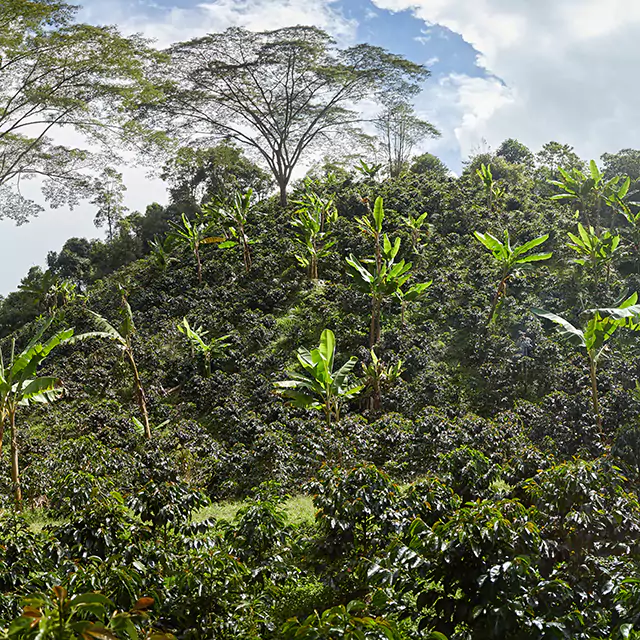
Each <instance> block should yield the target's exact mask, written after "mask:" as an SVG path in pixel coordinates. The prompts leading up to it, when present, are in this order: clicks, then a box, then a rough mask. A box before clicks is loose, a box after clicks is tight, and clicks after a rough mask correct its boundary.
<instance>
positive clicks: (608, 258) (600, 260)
mask: <svg viewBox="0 0 640 640" xmlns="http://www.w3.org/2000/svg"><path fill="white" fill-rule="evenodd" d="M568 235H569V238H570V239H571V241H572V242H570V243H569V247H570V248H571V249H573V250H574V251H576V252H577V253H578V255H579V256H581V257H579V258H576V259H575V260H574V262H576V264H579V265H582V266H585V265H587V264H588V265H590V266H591V270H592V272H593V281H594V285H595V287H596V288H597V286H598V276H599V274H600V269H601V267H603V266H606V268H607V281H608V280H609V272H610V269H611V263H612V261H613V254H614V253H615V252H616V250H617V249H618V247H619V245H620V236H619V235H615V236H614V235H613V234H612V233H611V232H610V231H604V232H602V233H601V234H600V235H598V234H597V233H596V231H595V229H594V228H593V227H588V228H585V227H583V226H582V224H581V223H580V222H579V223H578V235H575V234H573V233H569V234H568Z"/></svg>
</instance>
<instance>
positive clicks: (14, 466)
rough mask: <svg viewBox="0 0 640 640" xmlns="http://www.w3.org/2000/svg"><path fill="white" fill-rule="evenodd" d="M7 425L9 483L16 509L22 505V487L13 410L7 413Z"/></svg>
mask: <svg viewBox="0 0 640 640" xmlns="http://www.w3.org/2000/svg"><path fill="white" fill-rule="evenodd" d="M9 425H10V427H11V481H12V482H13V490H14V492H15V497H16V507H17V508H18V509H20V507H21V505H22V487H21V486H20V466H19V463H18V432H17V430H16V412H15V409H14V410H12V411H10V412H9Z"/></svg>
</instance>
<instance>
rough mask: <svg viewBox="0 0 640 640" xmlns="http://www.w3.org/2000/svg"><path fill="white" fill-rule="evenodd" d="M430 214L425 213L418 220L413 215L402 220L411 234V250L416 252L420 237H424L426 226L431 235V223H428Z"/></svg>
mask: <svg viewBox="0 0 640 640" xmlns="http://www.w3.org/2000/svg"><path fill="white" fill-rule="evenodd" d="M428 215H429V214H428V213H427V212H426V211H425V212H424V213H422V214H420V215H419V216H418V217H417V218H414V217H413V216H412V215H411V214H409V215H408V216H405V217H403V218H402V222H403V223H404V226H405V227H407V229H409V231H410V232H411V248H412V249H413V250H414V251H416V250H417V249H418V246H419V244H420V237H421V235H422V227H425V226H426V231H427V234H428V233H429V226H430V225H429V223H428V222H427V216H428Z"/></svg>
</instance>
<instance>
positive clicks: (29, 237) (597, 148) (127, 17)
mask: <svg viewBox="0 0 640 640" xmlns="http://www.w3.org/2000/svg"><path fill="white" fill-rule="evenodd" d="M78 1H79V2H82V0H78ZM83 4H84V7H83V9H82V12H81V14H80V19H81V20H84V21H87V22H91V23H95V24H117V25H118V26H119V28H120V30H121V31H122V32H124V33H132V32H140V33H143V34H144V35H146V36H148V37H151V38H154V39H155V40H156V43H157V46H159V47H164V46H167V45H169V44H170V43H172V42H176V41H180V40H186V39H189V38H193V37H197V36H200V35H204V34H205V33H209V32H215V31H222V30H224V29H226V28H227V27H229V26H243V27H246V28H249V29H254V30H265V29H273V28H278V27H282V26H287V25H294V24H313V25H316V26H319V27H321V28H323V29H325V30H327V31H328V32H330V33H331V34H332V35H333V36H334V37H335V38H336V39H337V40H338V42H339V43H340V45H342V46H347V45H349V44H353V43H356V42H369V43H371V44H374V45H379V46H382V47H385V48H387V49H389V50H391V51H393V52H394V53H400V54H402V55H404V56H406V57H408V58H409V59H411V60H413V61H415V62H419V63H423V64H426V65H427V66H428V68H429V69H430V70H431V77H430V78H429V79H428V80H427V82H426V83H425V85H424V88H423V91H422V93H421V94H420V95H419V96H418V97H417V98H416V101H415V106H416V110H417V111H418V113H419V114H420V115H421V116H422V117H423V118H425V119H427V120H429V121H430V122H432V123H433V124H435V125H436V126H437V127H438V129H439V130H440V131H441V133H442V136H441V137H440V138H439V139H437V140H432V141H429V142H428V143H426V144H425V146H424V150H425V151H430V152H431V153H434V154H436V155H437V156H439V157H440V158H441V159H442V160H443V161H444V162H446V164H447V165H448V166H449V167H450V168H451V169H452V170H453V171H454V172H458V171H459V170H460V167H461V162H462V161H463V160H464V159H465V158H467V157H468V156H469V155H470V154H472V153H474V152H477V151H478V150H481V149H482V150H486V149H495V148H496V147H497V146H499V144H500V142H501V141H502V140H504V139H506V138H511V137H513V138H517V139H518V140H520V141H521V142H523V143H524V144H526V145H528V146H529V147H530V148H531V149H532V150H533V151H537V150H539V149H540V147H541V146H542V145H543V144H544V143H545V142H548V141H550V140H557V141H559V142H562V143H568V144H571V145H573V146H574V147H575V149H576V151H577V152H578V153H579V154H580V155H581V156H582V157H583V158H587V159H589V158H596V159H597V158H598V157H599V156H600V155H601V154H602V153H604V152H615V151H618V150H619V149H622V148H640V119H639V118H638V117H637V114H638V113H639V111H640V87H638V85H637V83H635V82H634V80H635V71H636V69H637V68H638V64H640V47H639V46H638V44H637V43H638V39H639V38H640V2H638V1H637V0H607V1H606V2H604V1H603V0H84V3H83ZM123 173H124V178H125V182H126V184H127V187H128V191H127V205H128V207H129V208H130V209H131V210H144V208H145V207H146V205H147V204H149V203H151V202H153V201H158V202H161V203H164V202H166V192H165V189H164V185H163V184H162V182H161V181H159V180H158V179H150V178H149V177H148V175H147V172H146V171H145V170H144V169H142V168H140V167H136V168H132V167H124V168H123ZM25 191H26V193H27V194H28V195H31V196H32V197H33V198H34V199H36V200H38V201H42V198H41V196H40V194H39V190H38V185H37V183H31V184H29V185H27V187H26V189H25ZM93 216H94V211H93V210H92V208H91V206H89V205H87V204H84V205H82V206H80V207H78V208H77V209H76V210H74V211H68V210H66V209H63V208H60V209H54V210H49V209H47V210H46V211H44V212H43V213H41V214H40V216H39V217H38V218H37V219H35V220H32V221H31V222H30V223H28V224H26V225H23V226H21V227H16V226H15V225H14V223H12V222H10V221H7V220H2V221H0V294H6V293H7V292H8V291H10V290H13V289H15V288H16V286H17V285H18V283H19V282H20V279H21V278H22V277H23V276H24V275H25V274H26V272H27V270H28V269H29V267H30V266H32V265H36V264H41V265H44V264H45V261H46V255H47V252H48V251H51V250H59V249H60V247H61V246H62V244H63V243H64V241H65V240H66V239H67V238H69V237H71V236H86V237H100V235H101V233H100V231H99V230H96V229H95V227H94V226H93Z"/></svg>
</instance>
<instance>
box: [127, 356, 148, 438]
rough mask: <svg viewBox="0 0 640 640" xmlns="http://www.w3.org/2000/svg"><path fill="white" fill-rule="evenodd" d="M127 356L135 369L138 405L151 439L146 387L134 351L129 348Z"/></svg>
mask: <svg viewBox="0 0 640 640" xmlns="http://www.w3.org/2000/svg"><path fill="white" fill-rule="evenodd" d="M127 357H128V358H129V364H130V365H131V370H132V371H133V379H134V383H135V388H136V397H137V399H138V406H139V407H140V413H142V420H143V423H144V433H145V437H146V438H147V440H151V426H150V425H149V413H148V412H147V401H146V398H145V394H144V387H143V386H142V381H141V380H140V374H139V373H138V367H137V366H136V361H135V359H134V357H133V353H132V352H131V351H130V350H129V349H127Z"/></svg>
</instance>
